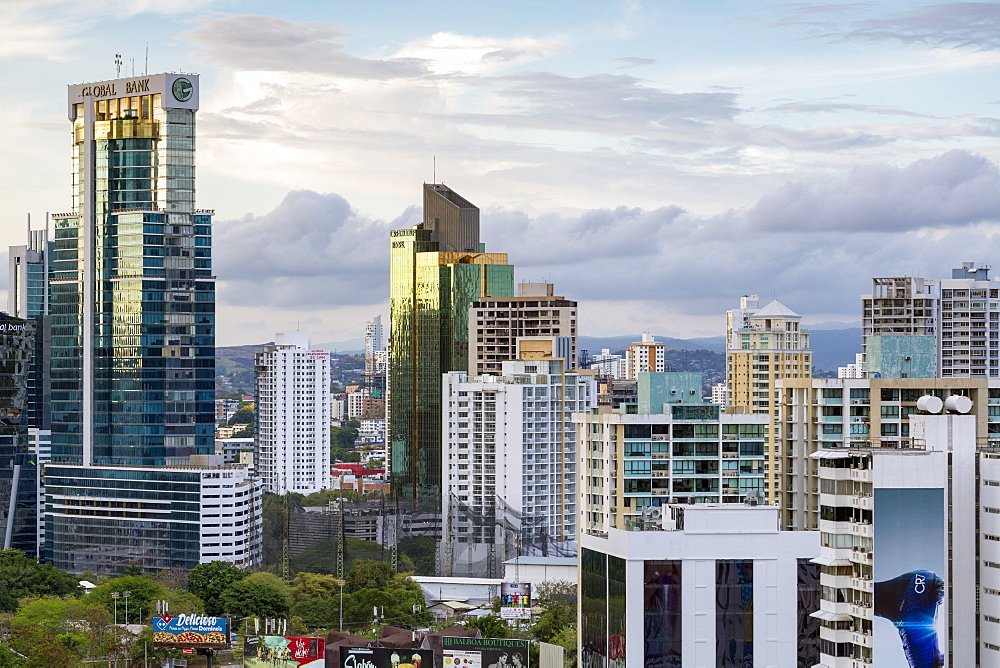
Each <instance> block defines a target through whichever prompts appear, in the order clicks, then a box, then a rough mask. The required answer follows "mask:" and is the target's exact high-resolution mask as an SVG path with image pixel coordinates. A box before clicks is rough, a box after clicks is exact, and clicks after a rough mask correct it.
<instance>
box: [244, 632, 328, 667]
mask: <svg viewBox="0 0 1000 668" xmlns="http://www.w3.org/2000/svg"><path fill="white" fill-rule="evenodd" d="M243 657H244V658H243V665H244V666H246V668H303V667H304V666H308V668H320V667H321V666H325V665H326V658H325V657H326V640H324V639H323V638H297V637H290V636H247V637H246V638H244V640H243Z"/></svg>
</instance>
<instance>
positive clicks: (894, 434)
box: [771, 378, 1000, 529]
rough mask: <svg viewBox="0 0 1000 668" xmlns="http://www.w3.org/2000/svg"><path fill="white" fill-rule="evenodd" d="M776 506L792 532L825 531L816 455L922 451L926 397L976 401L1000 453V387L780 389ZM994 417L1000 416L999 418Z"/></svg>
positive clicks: (983, 427) (912, 384)
mask: <svg viewBox="0 0 1000 668" xmlns="http://www.w3.org/2000/svg"><path fill="white" fill-rule="evenodd" d="M778 385H779V386H778V393H779V395H780V401H779V405H778V420H777V423H776V428H775V432H774V435H775V440H776V443H777V445H776V446H775V447H774V448H773V453H772V454H774V455H775V458H774V463H773V464H772V465H771V474H772V477H773V479H774V481H775V482H774V488H773V495H772V499H773V500H774V501H775V502H777V503H778V504H779V505H780V507H781V524H782V527H783V528H786V529H815V528H816V527H817V526H819V524H818V523H819V496H818V494H819V481H818V480H819V479H818V477H817V460H816V459H810V456H811V455H812V454H813V453H815V452H820V451H824V450H828V449H831V448H843V447H851V448H871V447H877V448H890V449H902V450H907V449H910V448H915V447H921V446H922V444H921V443H919V439H915V437H914V436H913V435H912V433H911V431H910V416H911V415H913V414H914V413H916V412H917V400H918V399H919V398H920V397H921V396H925V395H934V396H937V397H939V398H941V399H947V398H948V397H949V396H952V395H961V396H966V397H969V398H970V399H971V400H972V405H973V409H972V412H973V414H974V415H975V416H976V435H977V438H978V439H979V440H980V442H981V443H984V444H987V443H988V444H989V445H991V446H1000V379H985V378H869V379H865V378H807V379H787V380H783V381H781V382H780V383H779V384H778ZM993 414H995V415H993Z"/></svg>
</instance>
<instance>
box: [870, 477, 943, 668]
mask: <svg viewBox="0 0 1000 668" xmlns="http://www.w3.org/2000/svg"><path fill="white" fill-rule="evenodd" d="M944 511H945V509H944V490H942V489H940V488H937V489H876V490H875V495H874V510H873V517H872V520H873V522H874V545H873V554H874V561H873V564H872V571H873V572H872V576H873V579H874V580H875V600H874V604H875V621H874V623H873V627H872V630H873V636H874V637H873V647H872V655H873V656H872V658H873V660H874V661H873V663H874V664H875V665H876V666H878V668H944V666H945V665H946V663H945V657H944V653H943V651H944V649H945V646H946V642H945V641H946V636H945V631H946V627H945V624H946V617H947V615H946V611H947V607H946V606H947V604H946V602H945V592H946V587H945V576H946V575H947V571H946V570H945V529H944Z"/></svg>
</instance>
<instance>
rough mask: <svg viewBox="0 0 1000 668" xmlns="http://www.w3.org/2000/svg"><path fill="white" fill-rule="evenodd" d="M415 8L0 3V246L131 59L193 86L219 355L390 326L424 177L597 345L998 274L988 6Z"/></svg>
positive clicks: (831, 310) (53, 199) (47, 188)
mask: <svg viewBox="0 0 1000 668" xmlns="http://www.w3.org/2000/svg"><path fill="white" fill-rule="evenodd" d="M431 7H432V6H431V5H411V4H406V3H392V4H390V5H383V6H382V7H380V8H379V10H378V11H373V10H371V9H364V8H361V7H337V8H330V7H326V6H324V5H321V4H319V3H295V5H294V6H279V5H277V4H276V3H272V2H264V1H259V2H246V3H235V2H232V1H228V0H227V1H211V0H204V1H202V0H189V1H187V2H183V3H171V5H170V7H169V8H165V7H159V6H157V5H155V4H154V3H141V2H140V3H120V2H113V1H107V2H101V3H95V4H92V5H87V6H86V9H85V11H86V14H82V13H79V12H82V11H84V10H83V7H81V6H76V5H72V4H70V3H61V2H31V3H28V2H10V3H5V8H7V9H8V10H9V11H8V20H7V21H5V25H4V26H3V27H2V28H0V36H3V37H4V38H5V39H4V40H3V41H4V46H3V47H2V48H0V58H2V59H3V62H4V64H5V65H6V67H5V68H3V70H4V73H3V74H2V75H0V77H2V79H0V81H2V82H3V85H4V87H5V90H8V91H17V94H16V95H12V96H11V100H10V102H9V105H8V107H9V108H8V114H9V120H10V123H11V126H10V127H11V131H10V132H9V133H8V135H7V136H6V137H4V138H3V139H0V142H3V148H4V151H5V155H7V156H8V160H6V161H4V164H3V165H2V166H0V170H2V173H3V177H4V179H3V183H4V186H2V189H0V194H2V196H0V202H2V209H0V211H2V214H3V217H4V220H5V223H6V224H5V225H4V226H3V228H2V229H3V230H4V231H5V234H6V235H7V239H6V240H3V241H6V243H0V247H3V246H6V245H13V244H19V243H23V239H24V236H25V235H24V227H25V218H26V214H28V213H30V214H31V216H32V222H33V226H34V227H36V228H38V227H41V225H42V221H43V219H44V214H45V212H46V211H49V212H53V213H55V212H59V211H67V210H69V209H70V208H71V203H70V202H69V198H68V190H69V189H68V188H67V187H66V186H67V185H68V183H69V177H70V174H69V169H68V167H65V165H67V157H68V152H67V151H66V148H65V146H66V137H65V134H66V130H65V121H64V119H65V107H64V106H63V105H64V104H65V101H64V98H63V97H62V95H61V94H59V92H58V91H59V90H60V88H61V87H62V86H65V85H66V84H67V83H71V82H76V81H85V80H86V81H91V80H97V79H102V78H106V79H111V78H114V77H115V75H116V70H115V64H114V59H115V53H116V52H120V53H122V54H123V57H122V61H123V63H122V66H121V67H122V75H123V76H124V75H128V74H130V73H131V72H132V71H133V68H134V70H135V71H136V72H137V73H141V72H143V71H145V70H146V62H145V59H146V45H147V43H148V45H149V64H148V71H149V72H159V71H164V70H168V71H178V70H180V71H194V72H199V73H200V74H201V75H202V81H203V84H204V85H203V90H204V91H205V93H204V96H203V100H202V110H203V111H202V112H201V114H200V116H199V143H198V146H199V165H198V170H199V172H198V175H199V193H198V194H197V199H198V201H199V202H204V203H206V204H210V205H213V206H215V207H216V212H217V216H216V221H217V222H216V230H217V234H216V241H217V243H216V248H217V258H216V265H217V267H216V270H217V273H218V275H219V276H220V277H221V278H220V281H219V327H220V331H219V335H218V342H219V344H220V345H233V344H243V343H260V342H262V341H264V340H267V339H268V338H269V337H270V336H271V335H272V333H273V332H274V331H281V330H287V329H289V328H290V327H291V326H293V325H294V324H296V323H297V324H299V325H300V326H301V327H302V328H303V329H308V330H309V331H311V332H313V333H314V339H315V340H317V341H331V340H334V341H335V340H344V339H349V338H355V337H357V336H359V332H360V331H361V330H362V329H363V324H364V322H365V321H367V320H368V319H370V318H371V317H372V316H373V315H375V314H378V313H381V314H383V315H385V314H387V313H388V307H387V295H388V280H389V277H388V274H389V272H388V251H387V249H386V243H385V240H386V238H387V236H388V231H389V230H391V229H399V228H401V227H407V226H409V225H412V224H414V223H416V222H417V221H418V220H419V196H420V192H419V189H418V184H419V182H420V181H425V182H434V181H444V182H445V183H447V184H448V185H450V186H452V187H454V188H455V189H456V190H457V191H459V192H461V193H463V194H464V195H465V196H467V197H469V198H470V199H471V200H473V201H475V202H476V203H477V204H479V205H480V206H481V207H482V209H483V215H482V220H483V237H484V239H486V240H488V242H489V243H490V244H491V245H494V246H496V245H498V244H500V243H502V244H503V246H504V249H503V250H505V251H507V252H508V253H509V254H510V261H511V263H512V264H515V265H517V266H518V268H519V273H518V276H517V278H518V280H535V281H538V280H549V281H552V282H554V283H556V284H557V285H559V286H560V290H561V292H563V293H565V294H572V295H573V297H574V298H575V299H576V300H578V301H579V302H580V327H579V330H580V333H581V334H583V335H589V336H608V335H617V334H626V333H629V332H638V331H642V330H649V331H653V332H654V333H656V334H657V335H661V336H682V337H691V336H700V335H717V334H721V333H722V331H724V313H725V310H726V308H727V307H728V306H729V305H730V303H731V300H732V296H733V294H739V293H744V292H759V293H761V295H762V297H763V298H765V299H770V298H773V297H777V298H779V299H780V300H782V301H783V302H785V303H793V304H796V305H797V309H796V310H798V311H799V312H801V313H802V314H803V321H804V324H805V326H807V327H808V326H809V324H811V323H815V322H823V321H844V322H854V321H857V320H858V318H859V315H860V304H859V300H858V296H859V295H860V294H862V293H864V292H866V291H867V288H868V285H869V281H870V278H871V277H872V276H898V275H905V274H909V275H926V276H944V275H947V271H948V270H949V269H950V268H951V267H954V266H959V265H960V264H961V262H963V261H970V260H971V261H978V262H986V263H990V262H991V261H992V260H993V257H992V255H995V254H996V250H997V244H996V237H995V234H994V231H993V226H992V225H991V224H990V223H992V222H994V221H995V220H996V219H997V218H998V216H1000V196H998V195H997V194H996V193H997V192H1000V188H998V187H997V186H998V185H1000V170H998V169H997V166H996V164H997V163H998V162H1000V144H998V142H997V138H996V135H997V134H998V133H997V128H998V126H1000V121H998V120H997V118H995V116H996V115H997V114H996V102H997V100H996V99H995V95H993V94H992V93H991V92H990V91H992V90H993V88H992V86H991V77H990V74H991V73H992V71H993V70H994V69H995V66H996V64H997V62H998V60H1000V54H998V52H997V47H998V46H1000V27H998V19H1000V9H998V6H997V5H996V4H993V3H940V4H932V5H926V6H920V7H913V6H911V5H910V3H903V2H898V3H879V4H878V5H856V4H846V3H827V4H822V5H809V6H802V5H791V6H789V5H780V4H777V3H759V4H756V5H754V6H753V7H752V8H747V7H738V8H715V7H712V8H704V7H693V6H688V5H686V4H684V3H679V2H666V3H656V4H642V3H636V2H632V3H619V4H615V5H605V4H603V3H583V4H577V5H574V6H573V8H572V12H570V11H569V9H568V7H567V6H565V5H551V6H550V5H546V6H545V7H536V6H528V5H523V6H522V5H518V4H505V5H503V6H502V7H501V6H497V7H494V6H485V5H484V6H475V5H473V6H470V7H467V8H463V11H462V12H453V13H449V14H448V15H446V16H442V15H441V14H440V12H434V11H429V10H430V9H431ZM387 11H389V12H391V13H392V14H393V16H394V20H393V21H391V22H387V21H385V19H384V17H385V16H386V12H387ZM390 24H391V25H390ZM435 162H436V170H435V166H434V163H435ZM41 175H44V178H41ZM501 240H502V241H501ZM973 245H974V247H975V252H974V253H971V252H970V251H969V250H968V249H970V248H972V247H973ZM552 248H558V249H559V252H558V254H554V253H553V252H552V251H551V249H552ZM664 286H666V287H667V288H668V289H664ZM0 287H4V288H5V287H6V286H5V285H2V286H0ZM317 288H318V289H317Z"/></svg>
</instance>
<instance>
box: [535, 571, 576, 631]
mask: <svg viewBox="0 0 1000 668" xmlns="http://www.w3.org/2000/svg"><path fill="white" fill-rule="evenodd" d="M534 602H535V603H536V604H537V605H539V606H541V607H542V608H544V609H545V610H544V611H543V612H542V614H541V615H540V616H539V618H538V621H537V622H535V624H534V625H532V627H531V633H532V635H534V637H536V638H538V639H539V640H541V641H542V642H553V639H554V638H556V637H559V636H560V635H562V634H563V633H564V631H565V629H566V628H567V627H569V626H572V625H574V624H575V623H576V584H575V583H573V582H570V581H569V580H550V581H548V582H542V583H541V584H539V585H538V586H537V587H536V588H535V601H534Z"/></svg>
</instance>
